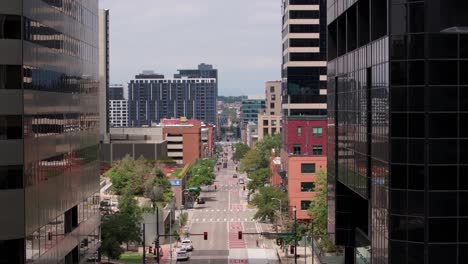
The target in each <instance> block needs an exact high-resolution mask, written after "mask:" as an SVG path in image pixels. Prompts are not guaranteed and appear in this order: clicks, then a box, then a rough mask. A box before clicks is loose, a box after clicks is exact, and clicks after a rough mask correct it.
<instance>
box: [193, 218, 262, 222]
mask: <svg viewBox="0 0 468 264" xmlns="http://www.w3.org/2000/svg"><path fill="white" fill-rule="evenodd" d="M191 222H192V223H203V222H255V220H254V219H253V218H238V217H237V218H233V217H231V218H194V219H192V221H191Z"/></svg>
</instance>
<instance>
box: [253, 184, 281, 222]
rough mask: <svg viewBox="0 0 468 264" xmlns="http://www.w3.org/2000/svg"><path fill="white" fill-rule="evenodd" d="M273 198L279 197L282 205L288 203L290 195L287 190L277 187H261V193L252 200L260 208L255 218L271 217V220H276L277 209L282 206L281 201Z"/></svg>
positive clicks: (264, 218)
mask: <svg viewBox="0 0 468 264" xmlns="http://www.w3.org/2000/svg"><path fill="white" fill-rule="evenodd" d="M272 198H275V199H279V200H280V201H281V204H282V205H287V204H288V196H287V194H286V193H285V192H282V191H279V190H278V189H276V188H275V187H261V188H260V189H259V193H258V194H256V195H255V197H254V198H253V200H252V204H253V205H255V206H257V209H258V210H257V212H256V213H255V215H254V218H255V219H259V220H266V219H270V221H271V222H273V221H274V220H275V216H276V211H278V210H279V209H280V208H279V203H278V202H277V201H276V202H275V201H273V199H272Z"/></svg>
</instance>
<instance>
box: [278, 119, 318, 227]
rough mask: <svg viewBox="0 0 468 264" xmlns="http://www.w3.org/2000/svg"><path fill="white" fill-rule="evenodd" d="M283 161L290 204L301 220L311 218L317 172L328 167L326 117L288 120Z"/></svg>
mask: <svg viewBox="0 0 468 264" xmlns="http://www.w3.org/2000/svg"><path fill="white" fill-rule="evenodd" d="M281 160H282V167H283V169H284V170H285V171H286V174H287V189H288V198H289V205H290V206H296V208H297V218H298V219H299V220H309V219H310V216H309V215H308V214H307V209H308V207H309V206H310V203H311V202H312V199H313V196H314V193H315V177H316V174H317V172H319V171H321V170H322V171H326V168H327V123H326V119H325V117H308V118H307V119H301V120H294V119H292V120H285V121H284V123H283V149H282V153H281Z"/></svg>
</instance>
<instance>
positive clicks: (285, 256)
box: [274, 244, 321, 264]
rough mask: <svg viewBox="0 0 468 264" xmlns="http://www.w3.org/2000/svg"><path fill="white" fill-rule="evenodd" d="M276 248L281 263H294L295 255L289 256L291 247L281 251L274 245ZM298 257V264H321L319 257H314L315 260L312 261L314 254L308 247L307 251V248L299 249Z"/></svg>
mask: <svg viewBox="0 0 468 264" xmlns="http://www.w3.org/2000/svg"><path fill="white" fill-rule="evenodd" d="M274 247H275V249H276V253H277V254H278V257H279V258H280V260H281V263H283V264H292V263H294V254H289V247H288V248H287V250H281V248H280V247H279V246H278V245H276V244H275V245H274ZM297 255H298V258H297V263H303V264H306V263H309V264H321V262H320V259H319V258H318V257H317V256H314V259H312V252H311V250H310V247H307V250H305V247H298V248H297ZM304 256H306V257H304ZM312 261H313V262H312Z"/></svg>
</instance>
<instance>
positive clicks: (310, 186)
mask: <svg viewBox="0 0 468 264" xmlns="http://www.w3.org/2000/svg"><path fill="white" fill-rule="evenodd" d="M314 191H315V183H313V182H301V192H314Z"/></svg>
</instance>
